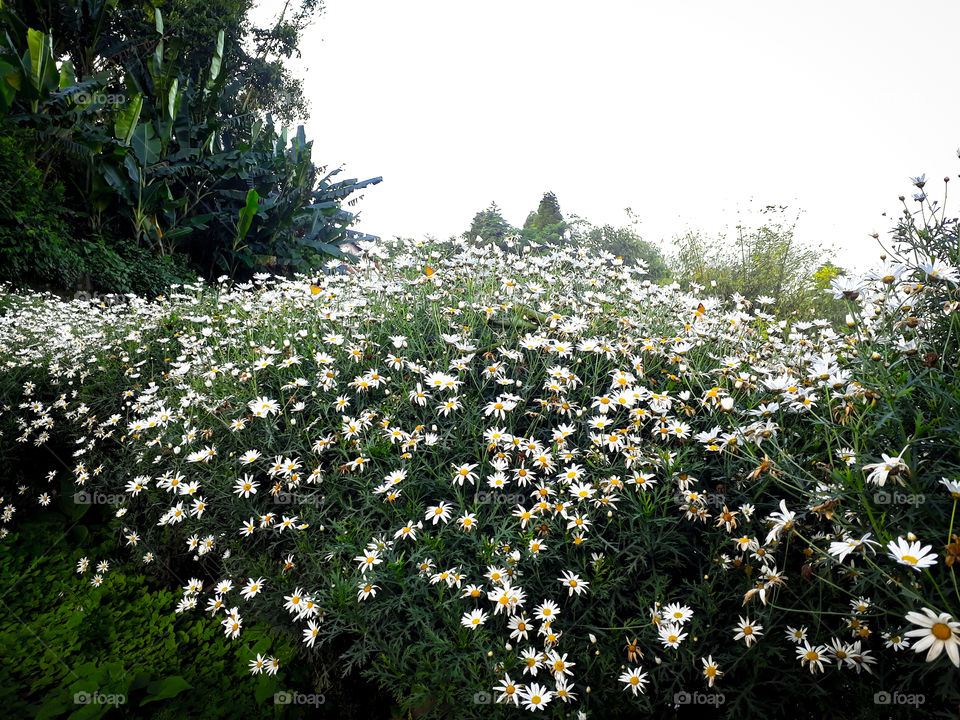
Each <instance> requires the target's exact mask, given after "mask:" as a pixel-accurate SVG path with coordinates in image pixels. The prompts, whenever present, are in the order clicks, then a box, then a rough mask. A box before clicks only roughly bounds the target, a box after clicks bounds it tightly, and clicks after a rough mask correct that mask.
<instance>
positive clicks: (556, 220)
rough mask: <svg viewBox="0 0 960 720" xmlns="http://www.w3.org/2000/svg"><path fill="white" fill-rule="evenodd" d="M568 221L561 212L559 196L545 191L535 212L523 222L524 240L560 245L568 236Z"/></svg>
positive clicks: (539, 243) (526, 241)
mask: <svg viewBox="0 0 960 720" xmlns="http://www.w3.org/2000/svg"><path fill="white" fill-rule="evenodd" d="M566 230H567V223H566V222H565V221H564V219H563V215H562V214H561V212H560V204H559V203H558V202H557V196H556V195H554V194H553V193H552V192H545V193H544V194H543V198H542V199H541V200H540V204H539V205H538V206H537V209H536V211H535V212H531V213H530V214H529V215H528V216H527V219H526V221H525V222H524V223H523V232H522V236H523V240H524V242H525V243H527V244H535V245H559V244H561V243H563V242H564V239H565V237H566V235H565V233H566Z"/></svg>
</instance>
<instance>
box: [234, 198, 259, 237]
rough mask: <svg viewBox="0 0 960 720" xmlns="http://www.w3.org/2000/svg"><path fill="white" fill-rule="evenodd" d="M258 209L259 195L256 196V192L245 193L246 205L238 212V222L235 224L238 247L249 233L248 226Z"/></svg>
mask: <svg viewBox="0 0 960 720" xmlns="http://www.w3.org/2000/svg"><path fill="white" fill-rule="evenodd" d="M259 208H260V195H259V194H257V191H256V190H251V191H250V192H248V193H247V204H246V205H245V206H244V207H243V208H241V210H240V222H238V223H237V241H238V242H237V244H238V245H239V244H240V243H242V242H243V240H244V238H245V237H246V236H247V233H248V232H249V231H250V225H251V224H252V223H253V218H254V216H256V214H257V210H258V209H259Z"/></svg>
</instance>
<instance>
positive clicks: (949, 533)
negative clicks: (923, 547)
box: [946, 498, 957, 545]
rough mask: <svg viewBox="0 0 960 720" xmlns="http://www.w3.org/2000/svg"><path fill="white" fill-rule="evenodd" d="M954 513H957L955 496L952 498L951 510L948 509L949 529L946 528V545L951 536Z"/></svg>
mask: <svg viewBox="0 0 960 720" xmlns="http://www.w3.org/2000/svg"><path fill="white" fill-rule="evenodd" d="M956 515H957V498H954V499H953V510H951V511H950V529H949V530H947V542H946V544H947V545H949V544H950V538H951V537H953V520H954V518H955V517H956Z"/></svg>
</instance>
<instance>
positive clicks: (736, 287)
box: [671, 205, 843, 322]
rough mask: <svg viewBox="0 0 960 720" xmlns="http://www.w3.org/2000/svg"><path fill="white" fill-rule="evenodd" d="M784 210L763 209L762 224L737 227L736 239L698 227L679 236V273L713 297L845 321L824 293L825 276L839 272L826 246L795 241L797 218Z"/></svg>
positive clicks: (781, 314)
mask: <svg viewBox="0 0 960 720" xmlns="http://www.w3.org/2000/svg"><path fill="white" fill-rule="evenodd" d="M786 210H787V208H785V207H776V206H772V205H768V206H767V207H765V208H764V209H763V210H762V211H761V219H762V222H761V224H760V225H759V226H758V227H748V226H746V225H738V226H737V227H736V237H735V238H734V239H733V241H730V240H728V238H727V237H726V236H725V235H721V236H719V237H717V238H716V239H709V238H707V237H705V236H704V235H703V234H701V233H700V232H696V231H692V232H688V233H687V234H686V235H685V236H683V237H682V238H676V239H675V240H676V244H677V247H678V250H677V253H676V256H675V257H674V258H671V260H672V261H673V265H674V267H675V274H676V276H677V277H682V278H688V279H689V280H690V281H692V282H694V283H696V284H697V285H699V286H703V287H705V288H706V292H707V294H709V295H716V296H719V297H728V296H730V295H733V294H734V293H739V294H740V295H743V296H746V297H750V298H753V299H758V298H769V301H767V302H766V304H767V305H771V306H773V307H774V308H775V309H776V313H777V316H778V317H791V316H795V317H801V318H803V319H810V318H813V317H816V316H827V317H828V318H829V319H831V320H832V321H834V322H837V321H839V320H841V319H842V317H843V314H842V311H841V306H839V305H838V304H836V303H832V302H831V301H830V299H829V296H828V295H827V294H826V293H825V292H824V289H825V287H827V286H829V279H828V278H827V276H828V275H829V274H830V273H833V272H841V270H840V269H839V268H835V266H833V265H832V264H830V263H829V261H828V262H827V263H824V258H825V257H828V256H829V255H828V252H827V250H825V249H824V248H823V247H810V246H805V245H802V244H800V243H799V242H798V241H797V240H796V239H795V237H794V229H795V228H796V219H795V218H794V219H793V220H790V219H788V218H786V217H785V216H784V213H785V211H786ZM825 279H826V282H827V286H825V285H824V284H823V283H824V280H825Z"/></svg>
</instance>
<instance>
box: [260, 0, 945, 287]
mask: <svg viewBox="0 0 960 720" xmlns="http://www.w3.org/2000/svg"><path fill="white" fill-rule="evenodd" d="M282 5H283V2H282V0H262V2H261V4H260V7H259V8H258V16H260V14H261V13H264V12H266V13H267V14H268V16H270V17H275V15H276V13H277V11H278V10H279V8H280V7H282ZM958 27H960V2H957V1H956V0H941V1H937V0H923V1H922V2H916V3H905V2H902V1H896V0H866V1H858V0H842V1H838V0H832V1H830V2H823V1H820V0H813V1H807V2H802V3H800V2H782V1H778V0H763V1H752V0H751V1H747V0H727V2H717V1H716V0H696V1H694V0H675V1H674V2H664V1H663V0H657V1H656V2H652V1H647V0H636V1H634V2H627V1H620V2H616V1H614V0H592V1H591V2H589V3H587V2H583V1H582V0H580V1H577V2H573V1H570V0H549V1H548V0H483V1H482V2H481V1H479V0H476V1H474V2H467V1H466V0H405V1H400V0H326V10H325V11H324V12H323V13H322V14H320V15H319V17H318V19H317V20H316V21H315V23H314V24H313V26H311V28H310V29H309V30H308V31H307V33H306V38H305V40H304V42H303V43H302V48H303V50H304V54H303V58H302V61H300V62H298V63H296V64H295V65H293V67H294V68H295V71H296V72H297V74H298V75H299V76H301V77H303V78H305V87H306V91H307V94H308V96H309V98H310V100H311V112H312V116H311V118H310V120H309V122H308V123H307V128H306V129H307V136H308V138H313V139H314V140H315V142H314V161H315V162H318V163H320V164H325V163H330V164H331V165H332V166H336V165H340V164H343V165H345V170H344V173H343V176H346V177H357V178H368V177H373V176H376V175H382V176H383V182H382V183H381V184H380V185H377V186H374V187H371V188H368V189H367V190H366V191H365V193H364V199H363V200H362V201H361V202H360V203H359V204H358V205H357V206H356V208H354V209H359V210H360V211H361V220H360V222H359V223H358V225H357V228H356V229H358V230H363V231H365V232H369V233H373V234H375V235H380V236H381V237H392V236H396V235H400V236H405V237H415V238H422V237H425V236H427V235H433V236H436V237H438V238H441V239H445V238H447V237H449V236H450V235H454V234H459V233H461V232H463V231H465V230H466V229H467V228H468V227H469V224H470V220H471V218H472V217H473V215H474V213H476V212H477V211H478V210H481V209H483V208H485V207H486V206H487V205H489V203H490V202H491V201H492V200H495V201H496V202H497V204H498V205H499V206H500V207H501V209H502V210H503V213H504V216H505V217H506V219H507V220H508V221H510V222H511V223H513V224H514V225H517V226H520V225H522V224H523V221H524V219H525V218H526V216H527V213H528V212H529V211H531V210H534V209H535V208H536V206H537V204H538V202H539V201H540V198H541V196H542V194H543V193H544V191H546V190H552V191H553V192H554V193H555V194H556V195H557V199H558V200H559V203H560V208H561V211H562V212H563V213H564V215H569V214H571V213H575V214H577V215H579V216H581V217H585V218H587V219H589V220H591V221H592V222H594V223H595V224H604V223H612V224H614V225H623V224H626V222H627V216H626V214H625V213H624V208H626V207H631V208H632V209H633V210H634V212H635V213H636V214H637V215H638V216H639V217H640V218H641V220H642V222H641V225H640V226H639V230H640V233H641V235H643V237H644V238H645V239H647V240H653V241H663V243H664V246H665V247H668V248H669V246H670V240H671V238H672V237H674V236H675V235H680V234H683V232H685V231H686V230H687V229H688V228H691V229H700V230H703V231H704V232H705V233H707V234H708V235H709V236H711V237H716V236H717V235H718V234H719V233H721V232H723V231H724V230H725V229H726V230H729V229H732V228H733V226H735V225H736V224H737V222H738V213H739V218H740V221H741V222H744V223H746V224H751V223H752V222H753V221H754V219H756V218H757V213H758V211H759V209H760V208H762V207H763V206H764V205H768V204H771V205H772V204H776V205H787V206H789V207H790V208H791V210H793V211H794V212H796V211H798V210H802V211H803V212H802V214H801V217H800V220H799V222H798V225H797V231H796V236H797V238H798V239H800V240H803V241H805V242H809V243H822V244H824V245H826V246H828V247H830V248H833V249H835V250H836V259H837V260H838V261H839V262H840V264H842V265H845V266H846V267H853V268H864V267H866V266H867V265H869V264H872V262H873V261H874V259H875V258H876V255H877V254H878V252H879V247H878V246H877V245H876V243H875V241H873V240H872V239H870V238H869V237H868V236H869V234H870V233H873V232H876V233H879V234H880V236H881V238H883V237H884V236H885V235H886V233H887V232H888V231H889V230H890V229H891V228H892V219H893V218H895V217H896V215H897V214H898V213H899V212H901V210H902V206H901V204H900V203H899V202H898V200H897V196H898V195H901V194H903V195H906V196H907V197H908V198H911V196H912V194H913V193H914V192H916V190H915V189H914V188H913V187H912V186H911V183H910V178H911V177H912V176H916V175H920V174H921V173H924V172H925V173H926V174H927V178H928V180H930V181H931V182H929V183H928V185H927V188H926V189H927V191H928V192H929V193H930V194H931V197H933V198H941V199H942V193H943V181H942V179H943V177H944V176H946V175H951V176H953V177H954V182H956V180H957V177H956V174H957V172H958V169H960V160H958V158H957V154H956V153H957V148H958V146H960V121H958V118H960V94H958V93H957V91H956V88H957V80H958V74H960V62H958V61H960V50H958V48H960V46H958V44H957V37H956V32H957V28H958ZM941 201H942V200H941ZM909 204H910V207H911V209H915V206H916V203H914V202H913V201H912V200H910V201H909ZM948 210H951V205H948ZM884 211H887V212H888V216H889V217H886V218H885V217H882V216H881V213H882V212H884ZM951 214H955V212H952V213H951Z"/></svg>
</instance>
